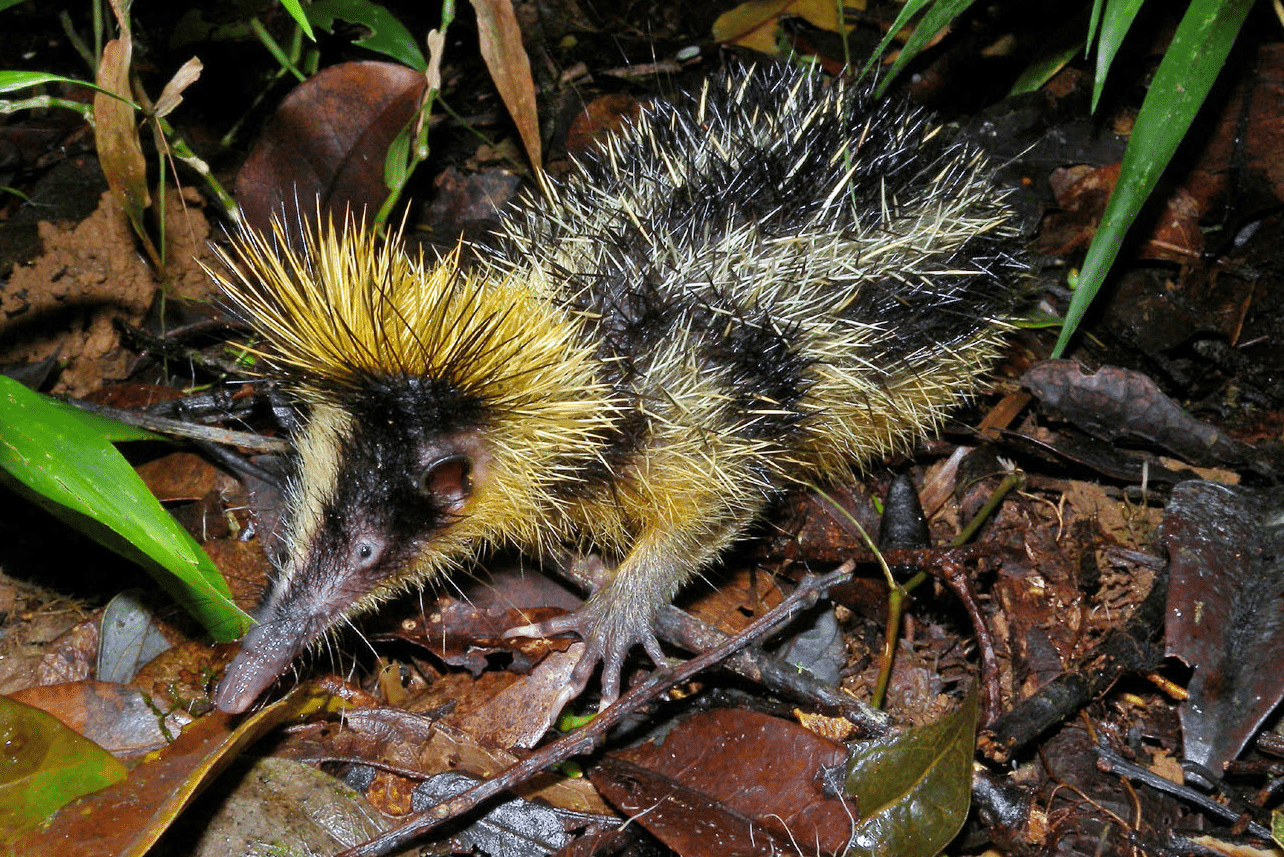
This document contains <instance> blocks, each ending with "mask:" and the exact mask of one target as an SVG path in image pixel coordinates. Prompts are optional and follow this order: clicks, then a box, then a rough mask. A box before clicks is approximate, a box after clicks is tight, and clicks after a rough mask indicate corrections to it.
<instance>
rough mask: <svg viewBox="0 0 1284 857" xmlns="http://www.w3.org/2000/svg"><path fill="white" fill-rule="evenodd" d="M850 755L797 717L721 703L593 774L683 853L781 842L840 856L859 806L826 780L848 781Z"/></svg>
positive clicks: (763, 848) (761, 848) (768, 847)
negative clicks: (794, 719)
mask: <svg viewBox="0 0 1284 857" xmlns="http://www.w3.org/2000/svg"><path fill="white" fill-rule="evenodd" d="M846 759H847V751H846V749H845V748H844V747H843V745H842V744H839V743H837V742H836V741H831V740H829V739H828V738H822V737H820V736H819V735H816V734H815V733H813V732H810V731H808V730H806V729H804V728H803V727H801V726H799V725H798V724H797V723H791V722H790V721H788V720H781V719H779V718H776V717H770V716H768V715H765V714H759V713H757V712H751V711H739V710H733V709H720V710H717V711H710V712H708V713H706V714H701V715H698V716H696V717H693V718H691V719H690V720H688V721H686V722H685V723H683V724H681V725H680V726H679V727H678V728H676V729H674V730H673V731H672V732H670V733H669V734H668V735H667V736H666V737H665V739H664V743H663V744H655V743H651V744H644V745H642V746H641V747H637V748H634V749H632V750H627V751H624V752H622V753H616V754H612V756H610V757H608V758H607V759H604V760H603V762H602V764H601V765H600V766H599V767H598V768H595V769H594V770H593V771H592V772H590V777H591V779H592V780H593V784H594V785H595V786H597V787H598V790H599V791H601V792H602V793H603V794H604V795H605V796H606V797H607V799H609V800H610V801H611V802H612V803H614V804H615V805H616V806H617V807H619V808H620V809H621V810H623V811H624V812H625V813H628V814H630V815H634V816H635V817H636V819H637V821H638V823H639V824H641V825H643V826H644V827H646V828H647V830H649V831H651V832H652V833H653V834H655V835H656V836H657V837H659V838H660V839H661V840H663V841H664V842H665V844H667V845H668V846H669V847H670V848H673V849H674V850H675V851H677V852H678V853H680V854H691V855H695V854H700V855H722V854H758V853H763V854H771V853H782V852H781V851H775V852H773V851H772V845H773V842H774V843H775V844H776V846H777V847H779V844H780V843H786V844H787V843H789V842H790V841H793V842H798V843H806V851H807V853H808V854H836V853H840V852H841V851H842V849H843V848H844V846H845V845H846V844H847V841H848V838H849V837H850V835H851V831H852V828H853V826H854V825H855V824H856V821H857V819H858V815H857V807H856V805H855V803H854V802H852V801H846V800H843V799H842V798H840V797H837V796H835V795H834V793H833V791H834V790H833V789H832V788H831V789H826V787H825V784H826V782H827V781H829V782H830V783H831V784H832V783H838V784H841V771H842V766H843V765H844V764H845V763H846ZM715 843H719V844H721V845H722V846H723V847H721V848H719V847H718V845H715ZM791 852H792V849H791V848H789V847H785V848H784V849H783V853H791Z"/></svg>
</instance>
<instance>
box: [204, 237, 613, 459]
mask: <svg viewBox="0 0 1284 857" xmlns="http://www.w3.org/2000/svg"><path fill="white" fill-rule="evenodd" d="M399 237H400V236H399V235H393V236H392V237H390V238H389V239H388V240H386V241H381V240H380V239H379V238H378V237H377V236H375V235H373V234H372V233H370V232H369V231H368V230H366V229H364V228H362V226H361V224H356V223H352V224H349V226H348V228H347V229H337V228H335V226H334V225H333V224H332V223H331V224H328V225H322V226H320V227H317V228H315V229H311V230H308V231H306V232H305V233H304V236H303V246H302V248H301V249H300V248H298V247H295V246H291V244H290V242H289V241H287V240H286V239H285V238H284V236H283V231H282V229H281V228H279V226H274V230H273V235H272V236H271V237H268V236H266V235H264V234H262V233H259V232H256V231H251V230H247V231H245V232H243V233H241V235H239V236H238V237H237V238H236V240H235V241H234V242H233V244H232V247H231V249H230V250H228V251H221V253H220V255H221V257H222V261H223V263H224V266H225V267H226V271H225V272H212V273H213V275H214V277H215V278H216V279H217V280H218V281H219V282H220V283H221V285H222V286H223V287H224V290H225V291H226V293H227V296H228V298H229V299H230V300H231V302H232V303H233V304H234V305H235V307H236V309H237V310H238V311H239V312H240V313H241V314H242V315H243V316H244V317H245V318H246V320H247V321H248V322H249V323H250V324H251V326H252V327H253V328H254V329H255V330H256V331H257V332H258V333H259V335H260V336H261V337H262V338H263V342H262V343H261V344H259V345H257V346H256V347H255V348H254V350H255V351H256V352H257V353H259V354H260V355H262V356H263V357H265V358H266V359H267V360H268V361H269V362H270V363H271V364H272V365H273V366H274V367H276V368H277V369H279V370H280V371H281V372H282V373H283V374H284V375H285V376H286V377H287V379H288V380H289V381H290V382H291V383H292V384H293V385H294V386H295V387H296V388H297V389H298V391H299V393H300V394H301V395H302V396H303V397H304V398H305V399H309V400H311V401H314V402H326V401H329V402H337V401H341V400H342V399H343V397H344V395H345V393H347V392H351V391H356V390H359V389H360V388H361V387H362V386H363V385H365V384H368V383H370V382H371V381H377V380H379V379H384V378H392V379H397V378H432V379H437V380H442V381H446V382H448V383H449V384H451V385H452V386H453V387H454V388H456V389H457V390H459V391H460V393H462V394H465V395H471V396H476V397H478V398H479V399H480V400H481V401H483V402H484V403H485V404H487V405H489V406H491V407H493V408H494V409H495V410H497V411H501V412H510V413H524V414H527V415H534V414H535V413H540V414H542V415H543V416H544V417H545V418H547V419H550V420H551V422H552V424H553V425H556V424H558V423H568V422H569V423H581V422H582V421H584V420H588V421H592V420H593V419H594V417H595V414H593V413H592V411H593V409H594V408H596V409H598V410H599V411H600V409H601V408H602V404H603V403H602V397H604V396H605V390H604V388H602V387H601V385H600V383H599V381H598V380H597V379H596V377H595V364H594V358H593V352H592V348H591V347H590V346H589V345H587V344H585V343H584V341H583V339H584V337H583V335H582V332H581V330H580V327H579V325H580V322H579V321H578V320H577V319H575V318H574V317H573V316H571V315H569V314H568V313H566V312H565V311H564V310H562V309H561V308H560V307H558V306H557V305H556V304H555V303H554V302H553V301H551V300H549V299H548V296H547V295H545V294H544V293H543V292H542V291H541V289H540V288H539V283H538V282H537V281H519V280H517V279H515V278H512V277H508V278H503V279H500V278H497V277H495V276H494V275H493V274H492V275H490V276H487V275H485V274H481V273H475V274H474V273H466V272H464V271H462V270H461V269H460V264H459V263H460V248H459V246H456V248H455V249H454V250H453V251H452V252H450V253H449V254H447V255H446V256H444V257H443V258H441V259H438V260H436V261H435V262H431V263H427V262H425V260H424V259H423V257H422V255H420V256H419V257H417V258H412V257H410V256H408V255H407V254H406V253H404V252H403V251H402V250H401V249H400V247H399V244H400V242H399ZM296 243H297V242H296ZM532 279H533V278H532ZM596 416H597V418H599V419H600V418H601V415H600V414H597V415H596ZM567 428H569V426H567ZM549 429H552V433H554V434H558V433H559V432H558V430H557V429H556V428H553V427H552V426H549V425H545V426H544V430H546V431H547V430H549ZM584 430H585V427H584V426H583V425H582V424H580V425H578V426H577V427H576V428H575V429H573V431H579V432H582V431H584Z"/></svg>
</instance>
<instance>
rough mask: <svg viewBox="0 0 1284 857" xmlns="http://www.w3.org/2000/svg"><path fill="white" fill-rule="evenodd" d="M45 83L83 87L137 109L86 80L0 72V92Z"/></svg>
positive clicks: (133, 104)
mask: <svg viewBox="0 0 1284 857" xmlns="http://www.w3.org/2000/svg"><path fill="white" fill-rule="evenodd" d="M45 83H70V84H73V85H75V86H83V87H86V88H87V89H93V90H95V91H97V92H101V93H102V94H103V95H110V96H111V97H112V98H115V99H118V100H120V101H123V102H125V103H126V104H128V105H129V106H130V107H132V108H133V109H135V110H138V109H139V107H138V105H137V104H135V103H134V102H132V101H130V100H129V99H128V98H121V97H120V96H119V95H117V94H116V93H114V92H111V91H110V90H107V89H103V88H102V87H101V86H98V85H96V84H93V83H90V82H89V81H87V80H77V79H76V78H74V77H63V76H62V75H60V74H49V73H48V72H44V71H0V92H17V91H18V90H20V89H28V88H30V87H32V86H40V85H41V84H45Z"/></svg>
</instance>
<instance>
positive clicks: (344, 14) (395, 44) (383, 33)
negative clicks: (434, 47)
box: [306, 0, 428, 71]
mask: <svg viewBox="0 0 1284 857" xmlns="http://www.w3.org/2000/svg"><path fill="white" fill-rule="evenodd" d="M306 11H307V16H308V20H309V21H311V22H312V23H313V24H315V25H316V26H317V27H320V28H321V29H322V30H325V31H326V32H327V33H332V32H334V22H335V19H339V20H342V21H350V22H352V23H354V24H361V25H362V26H364V27H366V28H367V29H368V30H370V35H368V36H363V37H362V38H360V39H357V40H356V42H355V43H354V44H357V45H360V46H361V47H363V48H368V49H369V50H372V51H376V52H378V53H381V54H383V55H384V56H389V57H392V58H393V59H395V60H396V61H397V62H400V63H403V64H405V65H408V66H410V67H411V68H413V69H415V70H416V71H424V70H425V69H427V68H428V61H427V60H425V59H424V52H423V51H422V50H421V49H420V48H419V41H418V40H417V39H416V38H415V37H414V36H412V35H411V34H410V31H409V30H407V29H406V27H405V25H404V24H402V23H401V22H400V21H398V20H397V19H396V18H395V17H394V16H393V14H392V13H391V12H389V11H388V10H387V9H385V8H384V7H383V6H380V5H379V4H378V3H372V2H370V0H315V2H312V3H309V4H308V7H307V10H306Z"/></svg>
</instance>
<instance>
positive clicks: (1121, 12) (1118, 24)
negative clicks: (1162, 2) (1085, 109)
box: [1092, 0, 1142, 113]
mask: <svg viewBox="0 0 1284 857" xmlns="http://www.w3.org/2000/svg"><path fill="white" fill-rule="evenodd" d="M1141 4H1142V0H1108V2H1107V5H1106V10H1105V14H1104V15H1103V16H1102V19H1101V41H1100V42H1098V43H1097V71H1096V74H1095V76H1094V78H1093V81H1092V112H1093V113H1096V112H1097V102H1098V101H1100V100H1101V92H1102V90H1103V89H1104V88H1105V86H1106V77H1107V75H1109V74H1110V66H1111V65H1113V64H1114V61H1115V55H1116V54H1118V53H1119V46H1120V45H1122V44H1123V40H1124V36H1126V35H1128V30H1129V28H1131V27H1132V22H1133V21H1135V20H1137V13H1138V12H1139V11H1140V10H1141Z"/></svg>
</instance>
